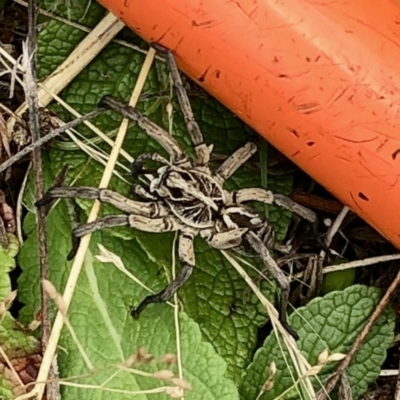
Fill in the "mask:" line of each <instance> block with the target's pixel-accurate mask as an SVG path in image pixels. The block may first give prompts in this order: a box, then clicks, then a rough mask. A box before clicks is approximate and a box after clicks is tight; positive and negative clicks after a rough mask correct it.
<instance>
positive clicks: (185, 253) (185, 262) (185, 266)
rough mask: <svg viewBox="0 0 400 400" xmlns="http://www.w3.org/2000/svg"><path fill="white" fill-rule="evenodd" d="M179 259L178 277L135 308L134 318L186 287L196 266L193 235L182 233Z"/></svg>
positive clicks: (132, 312) (132, 313)
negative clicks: (151, 305) (180, 265)
mask: <svg viewBox="0 0 400 400" xmlns="http://www.w3.org/2000/svg"><path fill="white" fill-rule="evenodd" d="M178 254H179V258H180V260H181V263H182V269H181V270H180V271H179V273H178V274H177V275H176V278H175V279H174V280H173V281H172V282H170V283H169V285H168V286H167V287H166V288H165V289H163V290H162V291H161V292H159V293H157V294H153V295H150V296H147V297H145V299H144V300H142V302H141V303H140V304H139V305H138V306H137V307H136V308H135V309H132V310H131V315H132V317H134V318H138V317H139V315H140V313H141V312H142V311H143V310H144V309H145V308H146V307H147V306H148V305H149V304H152V303H163V302H165V301H168V300H169V299H170V298H171V297H172V296H173V295H174V294H175V293H176V292H177V290H178V289H179V288H180V287H181V286H182V285H184V283H185V282H186V281H187V280H188V279H189V278H190V275H192V272H193V268H194V266H195V256H194V248H193V234H189V233H185V232H182V234H181V236H180V237H179V249H178Z"/></svg>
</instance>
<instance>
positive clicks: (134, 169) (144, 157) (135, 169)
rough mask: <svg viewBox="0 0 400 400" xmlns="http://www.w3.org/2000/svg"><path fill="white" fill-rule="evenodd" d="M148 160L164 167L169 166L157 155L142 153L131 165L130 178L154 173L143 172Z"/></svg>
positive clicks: (166, 161)
mask: <svg viewBox="0 0 400 400" xmlns="http://www.w3.org/2000/svg"><path fill="white" fill-rule="evenodd" d="M148 160H152V161H157V162H159V163H161V164H164V165H169V162H168V160H166V159H165V158H164V157H163V156H160V155H159V154H158V153H143V154H141V155H140V156H138V157H137V158H136V160H135V161H133V163H132V164H131V174H132V176H137V175H139V174H147V173H149V172H150V173H154V171H148V170H143V166H144V164H145V163H146V161H148Z"/></svg>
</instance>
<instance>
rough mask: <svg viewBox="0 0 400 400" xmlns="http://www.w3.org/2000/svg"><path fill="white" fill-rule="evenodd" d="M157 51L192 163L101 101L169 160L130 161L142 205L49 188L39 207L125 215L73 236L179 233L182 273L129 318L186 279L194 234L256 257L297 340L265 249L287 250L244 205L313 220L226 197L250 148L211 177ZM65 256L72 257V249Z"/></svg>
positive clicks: (127, 112)
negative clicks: (86, 203)
mask: <svg viewBox="0 0 400 400" xmlns="http://www.w3.org/2000/svg"><path fill="white" fill-rule="evenodd" d="M163 53H164V54H165V55H166V58H167V62H168V65H169V67H170V70H171V76H172V80H173V83H174V85H175V87H176V91H177V95H178V100H179V103H180V106H181V109H182V112H183V115H184V117H185V123H186V126H187V130H188V133H189V135H190V138H191V141H192V143H193V150H194V157H193V160H190V159H189V158H188V157H187V156H186V154H185V152H184V151H183V149H182V148H181V146H180V145H179V143H178V142H177V141H176V140H175V139H174V137H173V136H171V135H170V134H168V132H166V131H165V130H164V129H162V128H161V127H159V126H157V125H156V124H154V123H153V122H152V121H150V120H149V119H148V118H146V117H145V116H143V115H142V114H141V113H140V112H139V111H137V110H136V109H134V108H132V107H129V106H126V105H124V104H123V103H120V102H118V101H116V100H115V99H113V98H110V97H106V98H104V99H103V104H105V105H106V106H108V107H110V108H111V109H114V110H116V111H119V112H120V113H121V114H122V115H123V116H124V117H126V118H129V119H131V120H133V121H135V122H136V123H137V124H138V125H139V126H140V127H141V128H142V129H144V130H145V131H146V133H147V134H148V135H149V136H150V137H151V138H153V139H155V140H156V141H158V143H159V144H160V145H161V146H162V147H163V148H164V149H165V150H166V151H167V153H168V154H169V160H167V159H166V158H164V157H162V156H161V155H159V154H158V153H145V154H142V155H140V156H139V157H138V158H137V159H136V160H135V161H134V162H133V164H132V174H133V175H137V174H140V173H144V174H146V175H147V176H148V177H149V179H150V181H149V184H148V186H146V187H145V186H142V185H136V186H134V192H135V193H136V194H137V195H138V196H139V197H140V198H141V201H136V200H132V199H129V198H126V197H124V196H122V195H120V194H119V193H116V192H113V191H111V190H108V189H96V188H92V187H55V188H52V189H50V190H49V191H48V192H47V194H46V196H45V197H44V198H43V199H42V200H40V201H39V202H38V203H37V204H38V205H39V206H40V205H43V204H45V203H47V202H49V201H51V199H53V198H73V197H79V198H86V199H98V200H100V201H102V202H106V203H109V204H111V205H113V206H115V207H116V208H117V209H119V210H121V211H123V212H124V213H125V214H120V215H109V216H106V217H103V218H100V219H98V220H97V221H94V222H90V223H87V224H84V225H81V226H79V227H77V228H76V229H74V231H73V237H74V238H75V239H76V238H80V237H82V236H84V235H85V234H88V233H91V232H94V231H96V230H99V229H103V228H110V227H115V226H130V227H132V228H135V229H138V230H141V231H145V232H171V231H179V232H180V236H179V246H178V253H179V258H180V260H181V264H182V269H181V270H180V272H179V273H178V275H177V276H176V279H175V280H174V281H172V282H171V283H170V284H169V285H168V286H167V287H166V288H165V289H164V290H163V291H161V292H160V293H158V294H156V295H151V296H148V297H146V298H145V299H144V300H143V301H142V302H141V303H140V304H139V306H138V307H137V308H136V309H135V310H133V311H132V315H134V316H138V315H139V314H140V312H142V311H143V309H144V308H145V307H146V306H147V305H148V304H150V303H155V302H162V301H166V300H168V299H169V298H171V296H172V295H173V294H174V293H175V292H176V291H177V290H178V289H179V288H180V287H181V286H182V285H183V284H184V283H185V282H186V280H187V279H188V278H189V277H190V275H191V273H192V271H193V268H194V266H195V252H194V248H193V240H194V238H195V236H197V235H200V236H202V237H203V238H204V239H205V240H206V241H207V242H208V244H209V245H210V246H212V247H214V248H216V249H236V250H240V251H244V252H246V253H248V252H249V251H250V252H253V253H256V254H257V255H259V256H260V257H261V259H262V260H263V261H264V263H265V265H266V267H267V268H268V269H269V271H270V272H271V274H272V275H273V276H274V278H275V279H276V280H277V283H278V285H279V287H280V289H281V301H280V310H279V315H280V320H281V322H282V324H283V325H284V326H285V327H286V329H287V330H288V331H290V332H291V333H292V334H293V335H294V336H295V335H296V334H295V332H293V330H292V329H291V328H290V326H289V325H288V324H287V322H286V308H287V304H288V295H289V282H288V280H287V278H286V277H285V275H284V274H283V272H282V271H281V270H280V269H279V267H278V266H277V264H276V262H275V261H274V259H273V257H272V256H271V254H270V252H269V249H278V250H284V249H285V247H284V246H282V245H279V244H278V243H276V242H275V238H274V233H273V229H272V227H271V225H270V223H269V222H268V221H267V220H266V219H265V218H264V217H263V216H261V215H260V214H259V213H258V212H256V211H255V210H254V209H252V208H250V207H248V206H247V205H246V203H248V202H250V201H258V202H262V203H266V204H271V203H272V202H275V203H277V204H278V205H281V206H283V207H285V208H287V209H290V210H291V211H293V212H295V213H297V214H299V215H300V216H302V217H303V218H305V219H307V220H308V221H310V222H312V223H315V221H316V216H315V214H314V213H313V212H311V211H309V210H308V209H306V208H304V207H302V206H300V205H298V204H296V203H294V202H293V201H292V200H290V199H288V198H287V197H285V196H282V195H275V194H273V193H272V192H270V191H268V190H264V189H261V188H245V189H240V190H237V191H234V192H230V191H227V190H225V189H224V188H223V185H224V182H225V181H226V180H227V179H228V178H229V177H230V176H232V175H233V174H234V173H235V171H236V170H237V169H238V168H239V167H240V166H241V165H243V164H244V163H245V162H246V161H247V160H248V159H249V158H250V157H251V156H252V155H253V154H254V153H255V152H256V150H257V148H256V145H255V144H254V143H251V142H249V143H246V144H245V145H244V146H242V147H241V148H240V149H238V150H237V151H236V152H234V153H233V154H232V155H231V156H230V157H228V158H227V159H226V160H225V161H224V162H223V163H222V165H220V166H219V168H217V170H216V171H213V172H212V171H211V170H210V168H209V160H210V153H211V151H212V146H208V145H206V144H205V143H204V142H203V136H202V134H201V131H200V129H199V127H198V125H197V123H196V121H195V119H194V116H193V112H192V109H191V107H190V103H189V99H188V97H187V94H186V92H185V90H184V89H183V86H182V82H181V78H180V75H179V72H178V69H177V67H176V64H175V61H174V58H173V56H172V53H170V52H168V51H165V50H163ZM149 160H152V161H154V162H156V163H158V164H161V167H159V168H158V169H157V170H156V171H154V170H150V169H146V168H145V164H146V162H147V161H149ZM70 255H71V256H73V255H74V249H73V251H72V253H70Z"/></svg>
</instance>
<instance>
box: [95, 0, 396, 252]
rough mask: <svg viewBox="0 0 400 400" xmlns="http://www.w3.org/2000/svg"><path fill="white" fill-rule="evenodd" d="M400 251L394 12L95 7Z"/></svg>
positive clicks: (363, 4) (214, 5)
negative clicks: (168, 57) (163, 52)
mask: <svg viewBox="0 0 400 400" xmlns="http://www.w3.org/2000/svg"><path fill="white" fill-rule="evenodd" d="M101 3H102V4H103V5H104V6H106V7H107V8H108V9H109V10H111V11H112V12H113V13H114V14H116V15H117V16H118V17H120V18H121V19H122V20H123V21H124V22H125V23H126V24H127V25H128V26H130V27H131V28H132V29H133V30H134V31H135V32H137V33H138V34H139V35H140V36H142V37H143V38H144V39H145V40H147V41H148V42H158V43H160V44H162V45H164V46H165V47H167V48H169V49H171V50H172V51H173V52H174V54H175V56H176V58H177V61H178V64H179V66H180V68H181V69H182V70H183V71H184V72H185V73H186V74H188V75H189V76H190V77H192V78H193V79H194V80H195V81H196V82H198V83H199V84H200V85H201V86H203V87H204V88H205V89H206V90H207V91H208V92H209V93H211V94H212V95H213V96H215V97H216V98H217V99H219V100H220V101H221V102H222V103H223V104H225V105H226V106H227V107H228V108H230V109H231V110H232V111H233V112H234V113H235V114H236V115H238V116H239V117H240V118H242V119H243V120H244V121H245V122H246V123H248V124H249V125H250V126H252V127H253V128H254V129H255V130H256V131H257V132H259V133H260V134H261V135H262V136H264V137H265V138H266V139H267V140H268V141H269V142H271V143H272V144H273V145H274V146H276V147H277V148H278V149H279V150H280V151H281V152H283V153H284V154H286V156H288V157H289V158H290V159H291V160H293V161H294V162H295V163H296V164H298V165H299V166H300V167H301V168H302V169H304V170H305V171H307V172H308V173H309V174H310V175H311V176H313V177H314V178H315V179H316V180H317V181H318V182H320V183H321V184H322V185H324V186H325V187H326V188H327V189H328V190H330V191H331V192H332V193H333V194H334V195H335V196H337V197H338V198H339V199H340V200H341V201H342V202H343V203H344V204H346V205H347V206H349V207H350V208H351V209H352V210H353V211H355V212H356V213H357V214H359V215H360V216H361V217H363V218H364V219H365V220H367V221H368V222H369V223H370V224H371V225H372V226H374V227H375V228H376V229H377V230H378V231H380V232H381V233H382V234H383V235H384V236H385V237H386V238H388V239H389V240H390V241H391V242H392V243H393V244H395V245H396V246H397V247H399V248H400V229H399V224H400V180H399V176H400V3H399V2H397V1H396V0H379V1H366V0H351V1H344V0H339V1H325V0H322V1H318V2H316V1H314V0H274V1H272V0H271V1H270V0H231V1H229V0H185V1H177V0H174V1H172V0H169V1H168V0H164V1H160V0H124V1H123V0H119V1H118V0H101Z"/></svg>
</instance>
